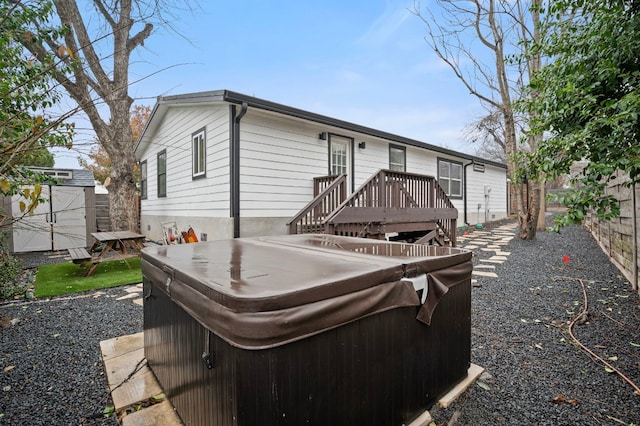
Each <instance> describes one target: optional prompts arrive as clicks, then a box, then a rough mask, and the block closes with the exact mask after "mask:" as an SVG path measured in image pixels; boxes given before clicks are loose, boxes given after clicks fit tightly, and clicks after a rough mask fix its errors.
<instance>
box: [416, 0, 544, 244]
mask: <svg viewBox="0 0 640 426" xmlns="http://www.w3.org/2000/svg"><path fill="white" fill-rule="evenodd" d="M540 1H541V0H533V3H534V6H540ZM437 4H438V5H439V6H440V8H441V10H440V12H442V13H438V16H437V17H436V15H435V14H433V13H432V12H431V11H430V9H431V7H430V8H428V9H426V10H425V13H426V14H427V16H428V17H426V18H425V17H424V16H423V15H422V14H421V13H422V12H421V11H419V10H417V9H416V10H414V12H413V13H414V14H415V15H416V16H418V17H420V18H421V19H422V20H423V22H424V23H425V24H426V26H427V31H428V37H427V38H426V40H427V42H428V43H429V45H430V46H431V48H432V49H433V50H434V52H435V53H436V54H437V55H438V56H439V57H440V59H442V60H443V61H444V62H445V63H446V64H447V65H449V67H450V68H451V70H452V71H453V72H454V74H455V75H456V77H458V79H459V80H460V81H461V82H462V83H463V84H464V85H465V87H466V88H467V89H468V90H469V92H470V93H471V94H472V95H474V96H475V97H476V98H477V99H478V100H479V101H480V102H481V103H482V104H483V105H484V106H485V107H489V108H490V109H492V110H493V111H499V114H500V116H501V119H502V122H503V124H504V127H503V129H502V130H503V135H502V137H503V141H504V147H505V152H506V158H507V177H508V178H509V179H511V181H512V182H513V181H514V177H515V176H516V168H517V166H518V165H517V164H516V163H515V159H514V158H515V154H516V153H517V152H518V150H519V146H518V132H517V128H516V117H515V114H514V111H513V106H512V96H520V95H521V94H522V92H521V90H520V89H521V88H522V87H521V86H522V84H523V82H524V81H525V80H526V78H527V74H526V72H525V69H524V68H523V67H518V69H517V70H515V71H514V70H513V68H510V69H508V68H507V67H508V66H509V65H508V61H507V56H506V55H505V43H507V45H512V46H523V47H522V48H523V50H522V52H521V53H522V55H523V56H526V57H527V61H528V63H527V64H526V65H525V66H526V68H527V69H528V71H529V76H530V73H531V72H532V70H533V69H536V70H537V69H540V68H539V67H540V57H539V55H538V56H535V55H531V52H530V51H528V50H526V49H528V47H527V46H529V45H530V44H528V43H527V41H530V40H531V38H533V39H536V37H539V36H540V33H539V23H540V10H539V9H538V10H532V11H531V13H532V14H531V16H530V17H529V15H527V12H528V11H529V8H528V7H527V5H525V2H522V1H521V0H516V1H514V2H501V1H496V0H460V1H458V0H439V1H438V2H437ZM529 18H530V19H529ZM530 26H533V29H532V28H530ZM467 31H468V33H466V32H467ZM463 33H464V34H465V36H466V37H463V36H462V34H463ZM471 37H473V38H475V39H476V40H477V41H478V42H479V43H477V44H476V45H477V46H482V48H483V49H485V51H482V52H479V51H475V50H473V51H472V48H471V47H470V43H469V38H471ZM486 51H488V52H489V54H490V56H488V55H487V53H486ZM486 57H489V58H491V60H492V63H491V65H490V66H489V65H485V64H484V63H483V59H484V58H486ZM466 64H472V66H470V68H471V71H469V70H468V69H467V68H466ZM536 67H537V68H536ZM510 70H511V71H512V72H516V74H517V75H515V76H511V77H512V78H509V75H508V74H509V71H510ZM494 137H495V136H494ZM529 180H530V188H529V189H530V190H529V191H528V193H527V197H528V200H524V199H523V197H524V194H523V191H522V188H521V187H520V186H519V184H518V183H514V188H515V191H514V193H515V197H516V203H517V213H518V218H519V223H520V231H519V233H518V234H519V236H520V238H523V239H533V238H535V236H536V226H537V221H538V210H539V207H540V198H539V186H538V185H537V184H536V182H534V181H535V178H532V177H529ZM532 194H538V198H537V199H535V200H533V199H532V198H531V196H532Z"/></svg>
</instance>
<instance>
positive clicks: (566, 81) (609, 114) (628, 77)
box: [522, 0, 640, 230]
mask: <svg viewBox="0 0 640 426" xmlns="http://www.w3.org/2000/svg"><path fill="white" fill-rule="evenodd" d="M551 12H552V13H554V14H556V15H557V16H572V17H573V18H572V19H570V20H565V21H558V22H554V23H552V25H551V26H550V27H549V28H548V29H547V32H548V34H550V36H549V37H548V38H546V39H545V40H544V42H543V43H540V44H539V46H538V48H539V49H540V51H541V52H543V53H544V54H546V55H549V56H550V57H552V58H553V61H552V62H550V63H549V64H548V65H547V66H545V67H543V68H542V70H541V71H540V72H539V73H538V74H537V75H536V77H535V78H534V79H533V80H532V81H531V84H530V86H529V89H530V90H531V91H534V92H535V93H536V94H537V96H535V97H531V98H529V100H528V101H527V102H524V103H523V104H522V108H523V109H525V110H527V111H530V112H532V113H533V114H534V115H535V117H536V119H535V121H534V122H532V126H533V130H534V131H536V132H545V135H546V137H545V139H544V141H542V142H541V143H540V144H539V145H538V148H537V150H536V151H535V152H534V153H532V154H531V155H529V156H527V160H528V163H527V164H528V165H527V168H526V170H525V172H528V173H533V174H535V173H538V172H544V173H545V175H546V176H547V177H548V178H551V179H553V178H556V177H558V176H560V175H562V174H570V168H571V167H572V165H573V164H574V163H576V162H581V161H582V162H583V163H584V164H585V166H584V168H583V169H582V171H581V172H580V173H576V174H573V175H571V176H570V182H571V185H572V187H573V188H572V190H571V191H570V192H569V193H568V194H566V195H564V196H563V197H562V198H561V201H562V202H563V203H564V204H565V205H566V207H567V212H566V214H564V215H561V216H558V217H557V218H556V222H555V229H556V230H559V228H560V227H562V226H565V225H568V224H571V223H580V222H582V220H583V218H584V217H585V215H586V214H587V212H589V211H594V212H595V213H596V214H597V216H598V218H599V219H601V220H607V219H611V218H613V217H616V216H618V215H619V214H620V207H619V205H618V202H617V200H616V199H615V198H614V197H612V196H611V195H607V194H606V192H605V189H606V187H607V184H608V183H609V182H611V181H612V180H613V179H616V178H617V176H618V172H624V173H625V174H626V175H628V177H629V180H628V182H627V183H626V185H628V186H632V185H634V184H636V183H638V181H640V119H639V117H640V1H637V0H591V1H588V2H587V1H583V0H569V1H558V2H555V3H554V4H553V9H552V10H551Z"/></svg>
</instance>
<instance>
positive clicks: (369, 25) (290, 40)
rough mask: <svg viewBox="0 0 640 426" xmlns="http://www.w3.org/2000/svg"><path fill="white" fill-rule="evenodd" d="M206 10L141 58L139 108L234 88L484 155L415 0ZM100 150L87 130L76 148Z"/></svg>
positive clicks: (466, 99)
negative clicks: (466, 134) (415, 11)
mask: <svg viewBox="0 0 640 426" xmlns="http://www.w3.org/2000/svg"><path fill="white" fill-rule="evenodd" d="M200 3H201V4H200V6H199V9H197V10H195V11H194V13H193V14H191V13H188V12H186V13H180V16H181V17H180V20H179V21H174V22H173V25H174V27H175V28H176V31H178V32H179V34H180V35H178V34H176V33H174V32H171V31H169V30H168V29H158V30H157V31H156V32H155V33H154V34H152V35H151V37H150V38H149V39H148V40H147V41H146V42H145V46H144V48H143V49H142V50H138V51H136V52H134V54H133V56H132V61H133V62H132V65H131V70H130V71H131V81H135V80H139V79H140V81H139V82H137V83H134V84H133V85H132V86H131V90H130V94H131V96H132V97H134V98H136V104H143V105H150V106H153V104H154V103H155V98H156V97H157V96H159V95H176V94H181V93H189V92H198V91H209V90H217V89H229V90H234V91H237V92H240V93H244V94H247V95H252V96H256V97H259V98H263V99H267V100H270V101H274V102H278V103H282V104H285V105H290V106H293V107H296V108H301V109H304V110H308V111H312V112H315V113H319V114H324V115H327V116H330V117H335V118H339V119H342V120H346V121H350V122H354V123H357V124H360V125H364V126H369V127H373V128H376V129H379V130H383V131H387V132H391V133H395V134H398V135H401V136H406V137H410V138H414V139H417V140H420V141H423V142H427V143H431V144H434V145H439V146H443V147H447V148H451V149H454V150H458V151H463V152H469V153H473V152H474V151H475V146H473V145H469V144H467V143H466V142H464V138H463V128H464V126H465V125H466V124H468V123H469V122H471V121H472V120H474V119H476V118H477V117H479V116H481V115H482V114H483V110H482V108H481V107H480V105H479V103H478V101H477V100H476V98H475V97H473V96H471V95H469V93H468V92H467V91H466V90H465V89H464V87H463V86H462V84H461V83H460V82H459V81H458V80H457V79H456V78H455V76H454V75H453V74H452V72H451V70H450V69H449V68H447V66H446V65H445V64H444V63H443V62H441V61H440V59H439V58H437V57H436V55H435V54H434V53H433V52H432V51H431V49H430V48H429V46H428V45H427V44H426V42H425V41H424V36H425V35H426V32H425V28H424V24H423V23H422V21H421V20H420V19H419V18H417V17H416V16H414V15H412V14H411V13H410V12H409V9H411V8H412V7H413V0H408V1H405V0H396V1H391V0H349V1H344V0H324V1H322V2H320V1H294V0H273V1H270V2H266V1H259V0H247V1H224V2H222V1H220V2H218V1H217V2H209V1H201V2H200ZM422 3H423V7H426V6H427V5H428V4H429V1H428V0H426V1H423V2H422ZM166 68H168V69H166ZM80 127H82V126H80ZM91 139H92V138H91V136H90V134H89V133H88V132H86V131H80V132H79V135H78V137H77V140H76V146H77V147H78V148H80V149H85V150H86V146H87V144H88V143H89V142H91ZM83 147H85V148H83ZM55 155H56V167H77V166H78V163H77V160H76V157H77V156H78V153H77V152H73V151H71V152H70V151H57V152H56V154H55Z"/></svg>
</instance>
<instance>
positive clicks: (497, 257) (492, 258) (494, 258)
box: [480, 255, 508, 262]
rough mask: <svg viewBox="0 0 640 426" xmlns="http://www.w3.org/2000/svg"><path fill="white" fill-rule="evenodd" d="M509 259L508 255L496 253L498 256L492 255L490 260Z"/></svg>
mask: <svg viewBox="0 0 640 426" xmlns="http://www.w3.org/2000/svg"><path fill="white" fill-rule="evenodd" d="M507 259H508V257H507V256H498V255H496V256H491V257H490V258H489V260H501V261H503V262H504V261H505V260H507ZM480 260H482V259H480Z"/></svg>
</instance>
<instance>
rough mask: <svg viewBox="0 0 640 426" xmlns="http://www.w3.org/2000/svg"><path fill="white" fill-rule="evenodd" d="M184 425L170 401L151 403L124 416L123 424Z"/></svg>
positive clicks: (138, 425)
mask: <svg viewBox="0 0 640 426" xmlns="http://www.w3.org/2000/svg"><path fill="white" fill-rule="evenodd" d="M156 425H163V426H164V425H168V426H171V425H175V426H178V425H182V422H181V421H180V418H179V417H178V415H177V414H176V412H175V411H174V410H173V406H172V405H171V404H170V403H169V401H167V400H164V401H162V402H161V403H159V404H154V405H151V406H149V407H147V408H143V409H142V410H140V411H136V412H134V413H131V414H129V415H127V416H125V417H123V418H122V426H156Z"/></svg>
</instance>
